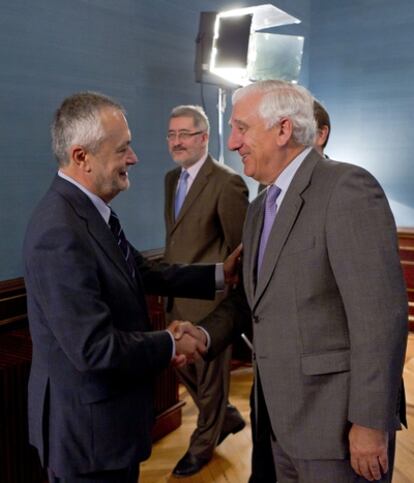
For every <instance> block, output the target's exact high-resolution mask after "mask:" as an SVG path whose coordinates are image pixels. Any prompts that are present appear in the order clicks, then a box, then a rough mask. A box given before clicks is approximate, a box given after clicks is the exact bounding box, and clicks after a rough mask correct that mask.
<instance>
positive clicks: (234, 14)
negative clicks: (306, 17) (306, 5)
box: [196, 4, 304, 87]
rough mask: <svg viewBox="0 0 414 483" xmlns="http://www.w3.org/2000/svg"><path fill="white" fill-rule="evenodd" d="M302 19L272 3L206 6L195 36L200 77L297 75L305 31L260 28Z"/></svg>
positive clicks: (233, 81)
mask: <svg viewBox="0 0 414 483" xmlns="http://www.w3.org/2000/svg"><path fill="white" fill-rule="evenodd" d="M298 23H300V20H299V19H297V18H296V17H293V16H292V15H289V14H288V13H286V12H284V11H283V10H281V9H279V8H277V7H275V6H273V5H270V4H266V5H258V6H254V7H247V8H241V9H237V10H229V11H227V12H220V13H217V12H202V13H201V16H200V26H199V35H198V37H197V53H196V81H197V82H204V83H208V84H215V85H218V86H220V87H230V86H233V87H234V86H241V85H246V84H249V83H250V82H253V81H256V80H265V79H271V78H272V79H275V78H277V79H282V80H288V81H291V82H295V81H297V80H298V77H299V72H300V66H301V62H302V52H303V41H304V38H303V37H302V36H295V35H280V34H276V33H268V32H259V31H260V30H264V29H269V28H272V27H278V26H282V25H289V24H298Z"/></svg>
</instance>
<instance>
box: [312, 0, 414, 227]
mask: <svg viewBox="0 0 414 483" xmlns="http://www.w3.org/2000/svg"><path fill="white" fill-rule="evenodd" d="M310 26H311V30H310V36H309V39H310V43H309V47H310V48H309V56H310V65H311V68H310V69H309V79H308V81H309V84H308V87H309V88H310V89H311V91H312V92H313V94H314V95H316V96H317V97H319V98H320V99H321V100H322V101H323V103H324V104H325V106H326V107H327V109H328V111H329V113H330V114H331V118H332V124H333V129H332V138H331V140H330V141H329V145H328V147H327V153H328V154H329V156H331V157H333V158H335V159H340V160H343V161H348V162H351V163H354V164H358V165H360V166H363V167H365V168H367V169H368V170H369V171H370V172H372V173H373V174H374V175H375V176H376V177H377V179H378V180H379V181H380V182H381V184H382V186H383V187H384V189H385V192H386V194H387V196H388V199H389V201H390V204H391V207H392V209H393V212H394V216H395V218H396V222H397V224H398V225H399V226H411V227H412V226H414V168H413V161H412V157H413V152H414V136H413V121H414V88H413V85H414V84H413V78H414V53H413V45H414V28H413V27H414V3H413V2H412V0H393V1H392V2H390V1H389V0H364V1H360V0H346V1H342V0H313V1H312V11H311V19H310Z"/></svg>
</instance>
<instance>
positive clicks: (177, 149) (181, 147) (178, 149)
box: [173, 146, 187, 153]
mask: <svg viewBox="0 0 414 483" xmlns="http://www.w3.org/2000/svg"><path fill="white" fill-rule="evenodd" d="M178 151H187V150H186V149H185V147H184V146H176V147H174V148H173V153H175V152H178Z"/></svg>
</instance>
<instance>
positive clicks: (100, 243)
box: [24, 177, 215, 476]
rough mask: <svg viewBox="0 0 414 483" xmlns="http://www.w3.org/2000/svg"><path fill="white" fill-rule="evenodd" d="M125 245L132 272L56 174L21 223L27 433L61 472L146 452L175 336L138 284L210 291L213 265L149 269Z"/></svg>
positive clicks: (84, 202)
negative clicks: (161, 324) (154, 318)
mask: <svg viewBox="0 0 414 483" xmlns="http://www.w3.org/2000/svg"><path fill="white" fill-rule="evenodd" d="M131 250H132V251H133V253H134V256H135V262H136V268H137V270H136V272H137V275H136V278H135V279H132V277H131V276H130V273H129V270H128V266H127V264H126V262H125V259H124V257H123V255H122V253H121V251H120V250H119V248H118V246H117V243H116V240H115V238H114V236H113V235H112V233H111V230H110V229H109V227H108V226H107V225H106V223H105V222H104V220H103V218H102V216H101V215H100V214H99V212H98V210H97V209H96V208H95V207H94V205H93V204H92V202H91V201H90V199H89V198H88V197H87V196H86V195H85V194H84V193H83V192H82V191H81V190H79V189H78V188H77V187H76V186H74V185H73V184H71V183H69V182H68V181H66V180H64V179H62V178H59V177H56V178H55V180H54V181H53V183H52V186H51V187H50V189H49V191H48V192H47V193H46V195H45V197H44V198H43V199H42V200H41V202H40V203H39V205H38V206H37V208H36V209H35V211H34V213H33V216H32V218H31V220H30V223H29V225H28V228H27V232H26V237H25V242H24V265H25V283H26V289H27V302H28V315H29V325H30V332H31V336H32V340H33V359H32V366H31V373H30V380H29V430H30V442H31V443H32V444H33V445H34V446H35V447H36V448H37V449H38V451H39V455H40V458H41V460H42V463H43V464H44V466H49V467H51V468H52V469H53V470H54V471H55V473H56V474H57V475H58V476H66V475H71V474H74V473H87V472H94V471H101V470H110V469H119V468H123V467H127V466H129V465H130V464H132V463H133V462H137V461H141V460H144V459H146V458H147V457H148V456H149V454H150V451H151V434H150V431H151V427H152V423H153V405H152V382H153V378H154V376H155V374H156V373H157V372H159V371H161V370H162V369H163V368H165V367H167V366H168V364H169V362H170V359H171V354H172V341H171V337H170V336H169V335H168V333H166V332H165V331H161V332H153V331H151V326H150V323H149V318H148V313H147V307H146V303H145V298H144V290H146V291H148V292H151V293H159V294H161V295H164V294H174V295H178V296H183V295H187V296H194V297H198V298H199V297H203V296H206V297H208V296H210V298H213V297H214V295H215V283H214V265H212V266H205V267H204V266H203V267H182V268H181V267H178V266H170V267H158V269H156V268H155V267H150V266H148V265H147V264H146V262H145V260H144V259H143V257H142V256H141V255H140V254H139V252H137V251H136V250H135V249H134V248H133V247H132V246H131ZM203 294H204V295H203Z"/></svg>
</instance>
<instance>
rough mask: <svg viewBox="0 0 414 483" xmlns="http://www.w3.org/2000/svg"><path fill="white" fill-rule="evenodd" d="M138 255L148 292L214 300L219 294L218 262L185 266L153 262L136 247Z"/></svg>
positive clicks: (135, 254)
mask: <svg viewBox="0 0 414 483" xmlns="http://www.w3.org/2000/svg"><path fill="white" fill-rule="evenodd" d="M134 257H135V262H136V264H137V266H138V269H139V272H140V275H141V278H142V281H143V283H144V287H145V291H146V292H147V293H151V294H155V295H170V296H173V297H186V298H196V299H206V300H213V299H214V297H215V294H216V280H215V270H216V266H215V264H201V263H200V264H193V265H185V264H168V263H163V262H150V261H148V260H146V259H145V258H144V257H143V256H142V255H141V253H140V252H139V251H138V250H135V249H134Z"/></svg>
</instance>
